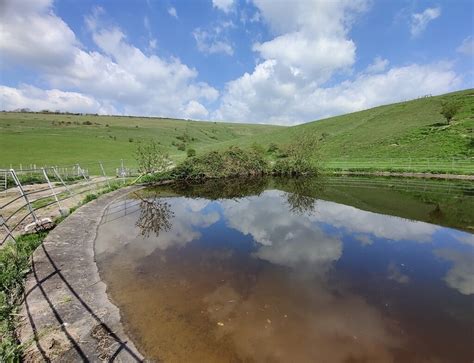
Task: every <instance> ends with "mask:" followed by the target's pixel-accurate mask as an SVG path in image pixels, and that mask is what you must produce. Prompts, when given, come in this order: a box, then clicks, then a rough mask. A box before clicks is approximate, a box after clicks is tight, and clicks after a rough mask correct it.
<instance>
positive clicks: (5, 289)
mask: <svg viewBox="0 0 474 363" xmlns="http://www.w3.org/2000/svg"><path fill="white" fill-rule="evenodd" d="M45 237H46V233H37V234H29V235H24V236H21V237H18V238H17V239H16V241H17V242H16V243H13V242H8V244H7V245H6V246H4V247H3V248H2V249H0V360H2V361H4V362H16V361H19V360H20V356H21V352H20V346H19V345H18V342H17V339H16V337H15V333H14V330H15V320H16V319H15V314H16V313H17V310H18V305H19V301H20V298H21V294H22V291H23V280H24V278H25V276H26V274H27V272H28V271H29V267H30V256H31V254H32V253H33V252H34V250H35V249H36V248H37V247H38V246H39V245H40V244H41V242H42V241H43V239H44V238H45Z"/></svg>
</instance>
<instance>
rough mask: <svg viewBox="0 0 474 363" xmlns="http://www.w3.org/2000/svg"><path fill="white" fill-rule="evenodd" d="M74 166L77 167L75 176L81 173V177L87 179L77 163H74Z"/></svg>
mask: <svg viewBox="0 0 474 363" xmlns="http://www.w3.org/2000/svg"><path fill="white" fill-rule="evenodd" d="M76 167H77V176H79V174H81V175H82V177H83V178H84V180H85V181H87V177H86V176H85V174H84V172H83V171H82V168H81V166H80V165H79V164H76Z"/></svg>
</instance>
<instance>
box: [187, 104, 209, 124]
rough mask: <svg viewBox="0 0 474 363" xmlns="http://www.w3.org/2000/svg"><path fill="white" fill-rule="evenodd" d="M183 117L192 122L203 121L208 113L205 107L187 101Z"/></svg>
mask: <svg viewBox="0 0 474 363" xmlns="http://www.w3.org/2000/svg"><path fill="white" fill-rule="evenodd" d="M184 116H185V117H186V118H190V119H194V120H204V119H205V118H206V117H207V116H209V111H207V109H206V107H204V106H203V105H201V104H200V103H199V102H197V101H194V100H193V101H189V103H188V104H187V105H186V108H185V110H184Z"/></svg>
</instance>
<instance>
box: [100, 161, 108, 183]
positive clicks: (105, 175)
mask: <svg viewBox="0 0 474 363" xmlns="http://www.w3.org/2000/svg"><path fill="white" fill-rule="evenodd" d="M99 165H100V170H102V175H103V176H104V178H105V181H106V182H107V185H108V187H109V188H110V182H109V178H107V174H106V173H105V169H104V165H102V161H99Z"/></svg>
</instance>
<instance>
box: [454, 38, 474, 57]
mask: <svg viewBox="0 0 474 363" xmlns="http://www.w3.org/2000/svg"><path fill="white" fill-rule="evenodd" d="M456 51H458V52H459V53H462V54H465V55H467V56H471V57H472V56H474V38H473V37H472V35H470V36H468V37H467V38H466V39H464V40H463V41H462V43H461V45H460V46H459V47H457V49H456Z"/></svg>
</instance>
